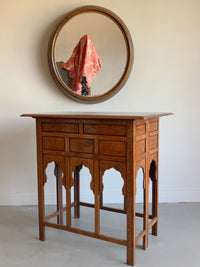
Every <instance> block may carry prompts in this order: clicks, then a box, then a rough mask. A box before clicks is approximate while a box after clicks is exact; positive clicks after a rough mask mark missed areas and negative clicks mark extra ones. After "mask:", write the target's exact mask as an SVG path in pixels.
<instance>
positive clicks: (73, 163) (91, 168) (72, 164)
mask: <svg viewBox="0 0 200 267" xmlns="http://www.w3.org/2000/svg"><path fill="white" fill-rule="evenodd" d="M80 165H84V166H85V167H87V168H88V169H89V171H90V174H91V176H92V180H91V183H90V188H91V190H92V191H93V193H94V194H95V180H94V162H93V160H91V159H84V158H71V159H70V176H69V189H71V187H72V186H73V185H74V179H73V176H72V173H73V171H74V169H75V167H77V166H80Z"/></svg>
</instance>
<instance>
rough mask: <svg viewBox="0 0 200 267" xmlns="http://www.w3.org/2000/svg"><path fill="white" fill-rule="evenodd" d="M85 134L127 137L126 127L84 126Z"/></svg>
mask: <svg viewBox="0 0 200 267" xmlns="http://www.w3.org/2000/svg"><path fill="white" fill-rule="evenodd" d="M83 132H84V133H85V134H95V135H115V136H126V126H124V125H102V124H84V127H83Z"/></svg>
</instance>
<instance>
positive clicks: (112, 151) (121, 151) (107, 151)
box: [99, 141, 126, 156]
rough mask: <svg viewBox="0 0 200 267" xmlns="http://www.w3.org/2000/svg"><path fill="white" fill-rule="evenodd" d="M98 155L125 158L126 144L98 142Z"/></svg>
mask: <svg viewBox="0 0 200 267" xmlns="http://www.w3.org/2000/svg"><path fill="white" fill-rule="evenodd" d="M99 153H100V154H101V155H110V156H126V143H125V142H118V141H100V142H99Z"/></svg>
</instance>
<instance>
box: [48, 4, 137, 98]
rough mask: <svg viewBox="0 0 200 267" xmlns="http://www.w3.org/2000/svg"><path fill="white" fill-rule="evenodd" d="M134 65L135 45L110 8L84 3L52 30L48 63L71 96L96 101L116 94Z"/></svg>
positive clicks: (59, 83)
mask: <svg viewBox="0 0 200 267" xmlns="http://www.w3.org/2000/svg"><path fill="white" fill-rule="evenodd" d="M132 64H133V44H132V39H131V36H130V33H129V31H128V29H127V27H126V26H125V24H124V23H123V22H122V21H121V19H120V18H119V17H118V16H116V15H115V14H114V13H112V12H111V11H110V10H108V9H105V8H102V7H97V6H84V7H81V8H77V9H75V10H72V11H71V12H69V13H68V14H67V15H66V16H65V17H64V19H62V21H61V22H60V23H59V25H58V26H57V28H56V30H55V31H54V32H53V34H52V36H51V38H50V43H49V66H50V70H51V72H52V75H53V77H54V78H55V81H56V82H57V83H58V85H59V87H60V88H61V89H62V90H63V91H64V93H66V94H67V95H68V96H70V97H71V98H73V99H75V100H77V101H81V102H86V103H96V102H101V101H104V100H106V99H108V98H110V97H111V96H113V95H114V94H116V93H117V92H118V91H119V90H120V89H121V88H122V87H123V85H124V84H125V82H126V81H127V79H128V77H129V75H130V72H131V68H132Z"/></svg>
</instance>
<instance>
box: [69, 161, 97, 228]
mask: <svg viewBox="0 0 200 267" xmlns="http://www.w3.org/2000/svg"><path fill="white" fill-rule="evenodd" d="M93 174H94V167H93V160H91V159H82V158H71V159H70V188H71V208H73V209H74V216H73V217H72V221H71V223H72V227H74V228H77V229H82V230H87V231H94V209H91V207H94V192H95V182H94V175H93ZM77 219H78V220H77Z"/></svg>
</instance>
